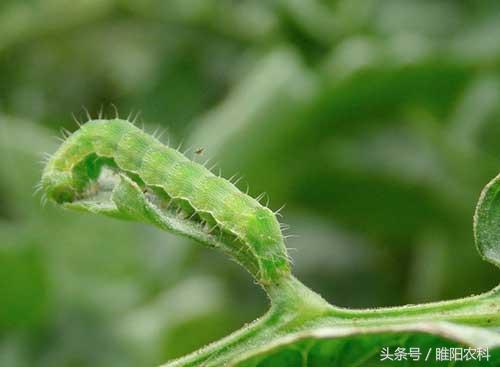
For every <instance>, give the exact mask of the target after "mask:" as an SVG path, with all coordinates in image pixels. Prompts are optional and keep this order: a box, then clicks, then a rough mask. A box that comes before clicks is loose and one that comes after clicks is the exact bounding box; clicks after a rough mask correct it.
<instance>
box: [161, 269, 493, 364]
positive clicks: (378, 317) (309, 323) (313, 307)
mask: <svg viewBox="0 0 500 367" xmlns="http://www.w3.org/2000/svg"><path fill="white" fill-rule="evenodd" d="M266 291H267V294H268V296H269V298H270V300H271V308H270V309H269V311H268V312H267V313H266V314H265V315H264V316H262V317H261V318H259V319H257V320H255V321H254V322H252V323H251V324H249V325H246V326H244V327H243V328H241V329H240V330H238V331H236V332H234V333H233V334H231V335H229V336H227V337H225V338H223V339H221V340H219V341H217V342H215V343H212V344H210V345H208V346H206V347H205V348H203V349H201V350H199V351H197V352H194V353H192V354H189V355H187V356H185V357H182V358H180V359H177V360H175V361H173V362H170V363H167V364H165V365H164V366H163V367H178V366H206V367H209V366H223V365H225V363H227V362H228V361H231V360H232V359H234V358H235V357H237V356H239V355H241V354H242V353H244V352H245V351H247V350H249V349H251V348H257V347H259V346H263V345H265V344H267V343H269V342H270V341H272V340H275V339H276V338H278V337H280V336H284V335H287V334H290V333H294V332H299V331H304V330H308V329H313V328H316V327H331V326H337V327H338V326H344V327H358V326H363V327H371V326H384V325H391V324H396V323H401V322H404V323H417V322H424V321H455V322H459V323H468V324H474V325H491V326H494V325H495V326H497V325H500V312H499V311H500V310H499V308H500V304H499V298H500V287H497V288H495V289H494V290H492V291H490V292H487V293H484V294H482V295H479V296H472V297H469V298H462V299H457V300H451V301H443V302H435V303H428V304H423V305H409V306H401V307H390V308H378V309H365V310H351V309H347V308H341V307H336V306H332V305H330V304H329V303H328V302H327V301H325V300H324V299H323V298H322V297H321V296H319V295H318V294H317V293H315V292H313V291H312V290H311V289H309V288H308V287H307V286H305V285H304V284H302V283H301V282H300V281H299V280H297V279H296V278H295V277H293V276H292V275H289V276H285V277H283V278H282V279H281V280H280V282H279V283H276V284H274V285H272V286H269V287H267V288H266Z"/></svg>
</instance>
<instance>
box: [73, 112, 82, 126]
mask: <svg viewBox="0 0 500 367" xmlns="http://www.w3.org/2000/svg"><path fill="white" fill-rule="evenodd" d="M71 117H73V121H75V122H76V125H77V126H78V128H81V127H82V123H81V122H80V121H79V120H78V119H77V118H76V116H75V114H74V112H71Z"/></svg>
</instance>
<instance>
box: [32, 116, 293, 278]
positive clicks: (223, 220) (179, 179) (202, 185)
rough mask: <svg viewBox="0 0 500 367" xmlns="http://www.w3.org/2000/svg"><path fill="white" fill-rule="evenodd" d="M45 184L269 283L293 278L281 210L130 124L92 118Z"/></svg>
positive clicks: (49, 169)
mask: <svg viewBox="0 0 500 367" xmlns="http://www.w3.org/2000/svg"><path fill="white" fill-rule="evenodd" d="M40 186H41V188H42V190H43V192H44V195H45V196H46V198H47V199H49V200H51V201H53V202H55V203H57V204H60V205H63V206H64V207H66V208H69V209H73V210H81V211H89V212H93V213H99V214H105V215H109V216H113V217H119V218H123V219H131V220H139V221H142V222H146V223H151V224H154V225H156V226H158V227H160V228H162V229H165V230H169V231H172V232H175V233H179V234H183V235H186V236H188V237H190V238H193V239H195V240H197V241H199V242H202V243H204V244H206V245H208V246H211V247H218V248H221V249H222V250H223V251H225V252H227V253H229V254H230V255H231V256H232V257H233V258H235V259H236V260H237V261H238V262H239V263H240V264H242V265H243V266H244V267H245V268H247V270H249V271H250V273H251V274H252V275H253V276H254V277H255V278H256V279H257V281H258V282H259V283H260V284H261V285H263V286H267V285H269V284H271V283H273V282H277V281H278V280H279V279H280V278H281V277H282V276H283V275H285V274H289V273H290V265H289V260H288V256H287V252H286V247H285V245H284V239H283V235H282V233H281V229H280V224H279V222H278V220H277V219H276V215H275V213H273V212H272V211H271V210H270V209H269V208H267V207H265V206H262V205H261V204H260V203H259V202H258V201H257V200H255V199H253V198H251V197H250V196H248V195H246V194H244V193H242V192H241V191H239V190H238V189H237V188H236V186H234V185H233V184H231V183H230V182H229V181H227V180H226V179H224V178H221V177H218V176H215V175H214V174H213V173H212V172H211V171H209V170H208V169H206V168H205V167H204V166H202V165H200V164H198V163H196V162H193V161H191V160H189V159H188V158H187V157H185V156H184V155H183V154H181V153H180V152H179V151H177V150H175V149H172V148H170V147H167V146H165V145H163V144H162V143H161V142H159V141H158V140H157V139H156V138H154V137H153V136H150V135H148V134H146V133H145V132H144V131H142V130H141V129H139V128H137V127H136V126H134V125H133V124H132V123H130V122H129V121H127V120H122V119H118V118H116V119H111V120H103V119H99V120H91V121H88V122H87V123H85V124H83V125H82V126H81V127H80V129H79V130H77V131H76V132H75V133H73V134H72V135H70V136H69V137H68V138H67V140H66V141H64V142H63V144H62V145H61V146H60V147H59V149H58V150H57V151H56V152H55V153H54V154H53V155H52V156H51V157H50V158H49V159H48V161H47V163H46V166H45V168H44V170H43V174H42V179H41V183H40Z"/></svg>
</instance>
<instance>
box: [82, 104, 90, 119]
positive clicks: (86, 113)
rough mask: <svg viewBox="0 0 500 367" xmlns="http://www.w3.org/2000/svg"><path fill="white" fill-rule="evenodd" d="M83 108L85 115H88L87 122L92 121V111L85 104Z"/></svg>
mask: <svg viewBox="0 0 500 367" xmlns="http://www.w3.org/2000/svg"><path fill="white" fill-rule="evenodd" d="M82 109H83V111H84V112H85V115H86V116H87V121H86V122H89V121H92V116H90V112H89V110H88V109H87V107H85V106H84V105H82Z"/></svg>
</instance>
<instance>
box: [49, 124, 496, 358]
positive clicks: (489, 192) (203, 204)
mask: <svg viewBox="0 0 500 367" xmlns="http://www.w3.org/2000/svg"><path fill="white" fill-rule="evenodd" d="M39 188H40V190H41V191H42V192H43V196H44V199H48V200H50V201H52V202H54V203H56V204H58V205H60V206H62V207H64V208H66V209H71V210H77V211H82V212H91V213H94V214H104V215H107V216H111V217H115V218H120V219H125V220H132V221H139V222H144V223H149V224H152V225H154V226H156V227H159V228H161V229H163V230H166V231H170V232H173V233H176V234H179V235H184V236H187V237H189V238H191V239H194V240H196V241H197V242H199V243H201V244H203V245H206V246H208V247H213V248H218V249H220V250H222V251H224V252H225V253H226V254H228V255H229V256H230V257H232V258H233V259H234V260H236V261H237V262H238V263H239V264H241V266H243V267H244V268H245V269H246V270H247V271H248V272H249V273H250V274H251V275H252V276H253V278H254V279H255V281H256V282H257V283H258V284H259V285H260V286H261V287H262V288H263V289H264V290H265V292H266V294H267V295H268V297H269V300H270V309H269V311H268V312H267V313H266V314H265V315H263V316H262V317H261V318H259V319H257V320H255V321H253V322H252V323H249V324H247V325H246V326H244V327H243V328H242V329H240V330H238V331H236V332H234V333H233V334H231V335H229V336H227V337H225V338H223V339H221V340H219V341H217V342H215V343H212V344H210V345H208V346H206V347H204V348H202V349H200V350H199V351H196V352H194V353H192V354H189V355H187V356H185V357H182V358H180V359H177V360H174V361H171V362H168V363H166V364H165V365H163V367H175V366H205V367H210V366H239V367H243V366H245V367H246V366H248V367H251V366H290V367H294V366H318V367H319V366H388V365H397V366H406V365H413V364H415V363H418V362H420V363H425V365H436V366H451V365H453V366H461V365H466V366H474V365H478V366H479V365H481V366H482V365H488V366H500V287H496V288H494V289H493V290H491V291H489V292H486V293H483V294H480V295H473V296H470V297H467V298H462V299H456V300H450V301H442V302H435V303H428V304H421V305H406V306H401V307H391V308H377V309H363V310H354V309H347V308H342V307H337V306H334V305H331V304H329V303H328V302H326V301H325V300H324V299H323V298H322V297H321V296H320V295H318V294H317V293H315V292H314V291H312V290H311V289H309V288H308V287H306V286H305V285H304V284H302V283H301V282H300V281H299V280H298V279H296V278H295V277H294V276H293V275H292V272H291V264H290V261H289V257H288V255H287V250H286V247H285V244H284V237H283V235H282V231H281V227H280V223H279V221H278V220H277V216H276V214H277V213H274V212H273V211H271V210H270V209H269V208H267V207H266V206H263V205H262V204H260V202H259V201H258V200H256V199H254V198H252V197H250V196H248V195H247V194H245V193H243V192H241V191H240V190H238V189H237V187H236V186H235V185H234V184H232V183H231V182H230V181H228V180H226V179H224V178H221V177H219V176H217V175H214V174H213V173H212V172H211V171H210V170H208V169H207V168H205V167H204V166H203V165H200V164H198V163H196V162H193V161H191V160H189V159H188V158H186V157H185V156H184V155H183V154H182V153H180V152H179V151H177V150H176V149H172V148H170V147H167V146H165V145H164V144H162V143H161V142H160V141H159V140H157V139H156V138H155V137H154V136H151V135H148V134H147V133H145V132H144V131H142V130H141V129H139V128H137V127H136V126H135V125H134V124H133V123H131V122H129V121H127V120H122V119H119V118H115V119H96V120H89V121H88V122H86V123H85V124H83V125H81V127H80V129H79V130H77V131H76V132H74V133H72V134H68V136H67V139H66V140H65V141H64V142H63V143H62V145H61V146H60V148H59V149H58V150H57V151H56V152H55V153H54V154H53V155H51V156H49V157H48V159H47V162H46V165H45V168H44V171H43V174H42V179H41V181H40V187H39ZM499 193H500V176H499V177H496V178H495V179H493V180H492V181H491V182H490V183H489V184H488V185H487V186H486V187H485V189H484V191H483V193H482V194H481V197H480V199H479V203H478V205H477V209H476V214H475V216H474V234H475V241H476V246H477V249H478V251H479V254H480V255H481V256H482V257H483V258H484V259H485V260H486V261H489V262H490V263H492V264H494V265H496V266H499V265H500V244H499V241H500V195H499ZM354 286H355V285H354ZM165 312H169V310H165ZM398 348H399V351H412V354H404V355H402V354H400V357H399V358H400V360H394V355H393V356H392V357H391V355H390V354H389V353H385V354H384V350H385V351H392V352H394V351H395V350H398ZM442 348H448V349H447V350H459V349H460V350H461V351H462V352H463V353H464V356H463V357H462V358H461V359H462V360H455V361H450V359H449V357H448V361H447V360H446V359H444V360H440V359H442V357H443V355H442ZM417 352H418V353H417ZM485 352H487V353H485ZM384 359H385V360H384ZM391 359H392V361H391ZM396 359H397V358H396Z"/></svg>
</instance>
